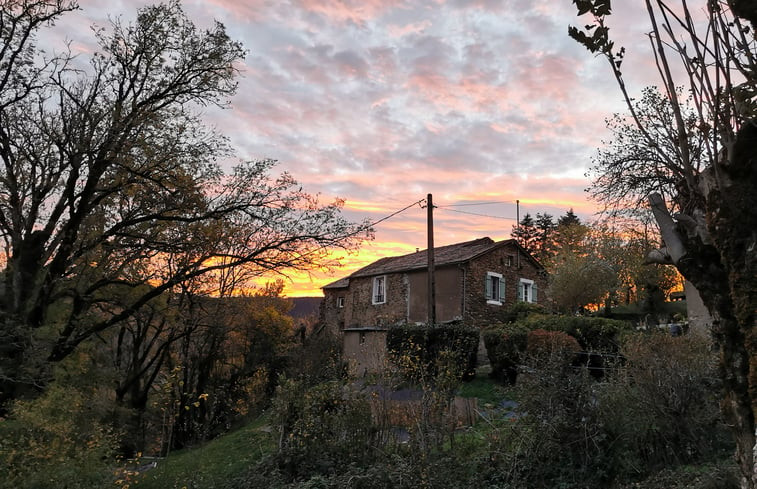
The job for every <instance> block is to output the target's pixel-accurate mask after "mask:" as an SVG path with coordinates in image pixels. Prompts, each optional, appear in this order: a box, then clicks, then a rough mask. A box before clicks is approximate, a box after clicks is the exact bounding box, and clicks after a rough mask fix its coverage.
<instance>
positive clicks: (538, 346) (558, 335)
mask: <svg viewBox="0 0 757 489" xmlns="http://www.w3.org/2000/svg"><path fill="white" fill-rule="evenodd" d="M580 351H581V345H579V344H578V341H576V339H575V338H574V337H572V336H571V335H569V334H567V333H563V332H562V331H546V330H544V329H535V330H533V331H530V332H529V333H528V340H527V345H526V353H527V354H528V355H529V356H530V357H533V358H535V359H537V360H541V359H548V358H550V357H559V359H560V362H561V363H565V364H570V363H571V362H572V361H573V359H574V358H576V357H577V356H578V353H579V352H580Z"/></svg>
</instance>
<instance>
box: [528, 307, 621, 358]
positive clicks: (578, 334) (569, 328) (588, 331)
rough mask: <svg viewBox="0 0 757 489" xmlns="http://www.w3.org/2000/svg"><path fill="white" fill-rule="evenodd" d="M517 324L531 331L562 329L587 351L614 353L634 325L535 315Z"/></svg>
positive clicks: (612, 320)
mask: <svg viewBox="0 0 757 489" xmlns="http://www.w3.org/2000/svg"><path fill="white" fill-rule="evenodd" d="M516 324H519V325H521V326H524V327H525V328H527V329H528V330H529V331H533V330H535V329H545V330H547V331H562V332H563V333H567V334H569V335H570V336H572V337H574V338H575V339H577V340H578V343H579V344H580V345H581V348H583V349H584V350H586V351H601V352H613V353H615V352H617V351H618V349H619V346H620V343H621V340H622V337H623V336H624V335H625V334H627V333H630V332H632V331H633V325H632V324H631V323H629V322H626V321H618V320H615V319H607V318H596V317H585V316H547V315H533V316H529V317H528V318H525V319H521V320H519V321H517V322H516Z"/></svg>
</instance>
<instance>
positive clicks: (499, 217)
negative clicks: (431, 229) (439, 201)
mask: <svg viewBox="0 0 757 489" xmlns="http://www.w3.org/2000/svg"><path fill="white" fill-rule="evenodd" d="M440 207H442V210H445V211H448V212H457V213H460V214H470V215H471V216H481V217H489V218H491V219H503V220H507V221H514V220H515V218H514V217H504V216H492V215H491V214H479V213H478V212H468V211H458V210H456V209H445V208H444V207H446V206H440Z"/></svg>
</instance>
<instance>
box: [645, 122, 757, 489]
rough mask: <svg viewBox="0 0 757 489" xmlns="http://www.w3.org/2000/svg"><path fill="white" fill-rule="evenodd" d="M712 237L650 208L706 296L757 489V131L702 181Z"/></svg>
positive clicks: (656, 204) (744, 470) (740, 442)
mask: <svg viewBox="0 0 757 489" xmlns="http://www.w3.org/2000/svg"><path fill="white" fill-rule="evenodd" d="M700 186H701V191H702V194H703V195H704V197H705V202H706V204H705V209H704V215H705V218H706V219H705V221H703V224H706V229H695V227H693V226H692V224H691V222H692V221H691V220H689V221H688V222H686V220H685V219H682V218H681V219H678V222H675V221H673V220H672V219H671V218H670V215H669V214H667V211H666V210H664V205H662V206H661V200H660V199H659V196H650V204H651V205H652V208H653V210H654V213H655V217H656V219H657V221H658V223H659V225H660V228H661V232H662V235H663V238H664V239H665V242H666V245H667V246H668V250H673V251H672V252H670V253H669V258H670V260H671V261H672V262H673V263H674V264H675V265H676V267H677V268H678V270H679V271H680V272H681V274H682V275H683V276H684V277H686V279H687V280H689V281H690V282H691V283H692V284H694V286H695V287H696V288H697V290H698V291H699V293H700V295H701V297H702V301H703V302H704V304H705V305H706V306H707V309H708V310H709V311H710V314H711V316H712V318H713V326H712V335H713V339H714V340H715V343H716V345H717V347H718V348H719V352H720V374H721V379H722V381H723V397H722V403H721V408H722V412H723V416H724V418H725V421H726V423H727V424H728V425H729V426H730V427H731V429H732V431H733V434H734V438H735V441H736V458H737V461H738V464H739V468H740V470H741V474H742V487H744V488H748V489H755V488H757V465H755V462H756V461H757V460H756V459H757V455H756V454H757V444H756V443H755V442H756V441H757V434H756V433H755V417H756V416H755V413H756V412H757V403H755V397H756V395H757V355H756V354H755V353H756V352H757V333H756V332H757V313H756V312H755V309H756V307H755V306H756V305H757V192H755V189H757V125H755V123H754V122H752V123H748V124H745V125H744V126H743V128H742V130H741V131H740V132H739V134H738V137H737V139H736V144H735V146H734V148H733V150H732V152H731V157H730V159H729V160H722V161H721V162H719V163H718V164H717V167H716V168H708V169H707V170H706V171H705V172H703V173H702V174H701V175H700Z"/></svg>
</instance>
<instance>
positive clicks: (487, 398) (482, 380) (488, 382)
mask: <svg viewBox="0 0 757 489" xmlns="http://www.w3.org/2000/svg"><path fill="white" fill-rule="evenodd" d="M457 395H458V396H460V397H469V398H472V397H475V398H477V399H478V402H479V404H497V403H498V402H499V401H501V400H503V399H507V398H511V397H512V393H511V392H509V390H508V389H507V388H505V387H504V386H503V385H502V384H500V383H499V382H497V381H495V380H493V379H492V378H491V377H489V374H488V372H487V371H485V370H481V371H478V372H476V376H475V377H474V378H473V379H471V380H470V381H468V382H463V384H462V385H461V386H460V389H458V391H457Z"/></svg>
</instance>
